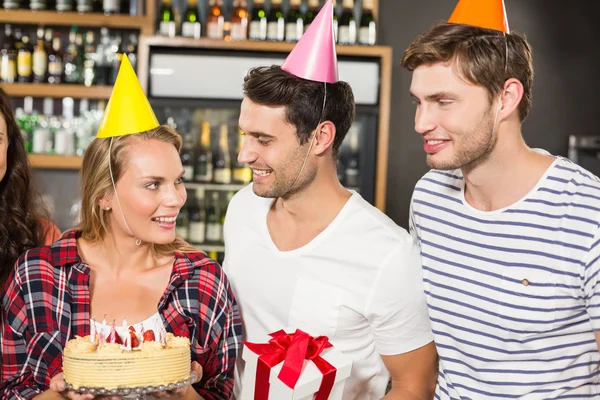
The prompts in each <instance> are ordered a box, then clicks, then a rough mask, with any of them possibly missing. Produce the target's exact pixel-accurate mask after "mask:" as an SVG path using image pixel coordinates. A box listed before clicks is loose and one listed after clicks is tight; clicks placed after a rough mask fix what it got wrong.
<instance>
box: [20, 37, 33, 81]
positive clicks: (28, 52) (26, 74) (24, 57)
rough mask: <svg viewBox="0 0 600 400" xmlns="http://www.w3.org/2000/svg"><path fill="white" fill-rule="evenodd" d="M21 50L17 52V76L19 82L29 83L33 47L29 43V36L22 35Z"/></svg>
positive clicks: (31, 75) (31, 72)
mask: <svg viewBox="0 0 600 400" xmlns="http://www.w3.org/2000/svg"><path fill="white" fill-rule="evenodd" d="M21 42H22V45H21V48H20V49H19V51H18V52H17V75H18V81H19V82H31V80H32V79H33V71H32V70H31V68H32V53H33V47H31V43H29V36H28V35H23V37H22V38H21Z"/></svg>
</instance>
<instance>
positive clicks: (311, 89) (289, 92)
mask: <svg viewBox="0 0 600 400" xmlns="http://www.w3.org/2000/svg"><path fill="white" fill-rule="evenodd" d="M324 88H325V85H324V84H323V83H321V82H314V81H309V80H306V79H302V78H298V77H297V76H295V75H292V74H290V73H289V72H286V71H284V70H282V69H281V67H279V66H277V65H273V66H270V67H256V68H253V69H251V70H250V71H249V72H248V75H246V77H245V78H244V95H246V97H248V98H249V99H250V100H252V101H253V102H254V103H257V104H262V105H265V106H271V107H281V106H285V107H286V112H285V119H286V121H287V122H288V123H289V124H291V125H294V126H295V127H296V135H298V141H299V143H300V144H301V145H303V144H305V143H307V142H308V140H309V138H310V135H311V132H312V131H313V130H314V129H315V128H316V127H317V124H318V123H319V120H321V122H323V121H331V122H332V123H333V124H334V125H335V129H336V133H335V139H334V141H333V147H332V150H333V155H334V156H336V155H337V153H338V150H339V148H340V146H341V144H342V142H343V141H344V138H345V137H346V134H347V133H348V130H349V129H350V126H351V125H352V121H354V114H355V105H354V94H353V93H352V88H350V85H349V84H347V83H346V82H342V81H340V82H337V83H328V84H327V101H326V103H325V110H323V98H324ZM321 114H323V115H321Z"/></svg>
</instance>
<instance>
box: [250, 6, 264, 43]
mask: <svg viewBox="0 0 600 400" xmlns="http://www.w3.org/2000/svg"><path fill="white" fill-rule="evenodd" d="M248 36H249V37H250V40H266V39H267V12H266V11H265V0H254V6H253V8H252V16H251V17H250V29H249V32H248Z"/></svg>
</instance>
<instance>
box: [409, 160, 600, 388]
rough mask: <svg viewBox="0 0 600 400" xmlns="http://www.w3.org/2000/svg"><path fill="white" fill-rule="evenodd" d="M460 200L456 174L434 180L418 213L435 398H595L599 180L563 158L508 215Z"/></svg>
mask: <svg viewBox="0 0 600 400" xmlns="http://www.w3.org/2000/svg"><path fill="white" fill-rule="evenodd" d="M463 189H464V180H463V176H462V174H461V172H460V170H457V171H435V170H432V171H430V172H428V173H427V174H426V175H425V176H424V177H423V178H421V180H420V181H419V183H418V184H417V186H416V188H415V191H414V193H413V199H412V203H411V220H410V228H411V233H412V234H413V236H415V237H416V238H418V240H419V243H420V245H421V254H422V263H423V279H424V287H425V294H426V297H427V302H428V306H429V315H430V319H431V323H432V329H433V333H434V337H435V342H436V345H437V349H438V353H439V356H440V365H439V380H438V387H437V390H436V395H435V398H436V399H452V400H457V399H461V400H464V399H476V400H479V399H492V398H493V399H528V400H535V399H559V398H560V399H575V398H577V399H591V398H595V399H598V398H600V352H599V351H598V345H597V343H596V341H595V338H594V333H593V332H594V331H598V330H600V280H599V279H598V278H599V277H598V274H599V271H600V261H599V260H600V229H599V222H600V180H599V179H598V178H597V177H595V176H593V175H592V174H590V173H589V172H588V171H586V170H584V169H583V168H581V167H579V166H577V165H575V164H573V163H572V162H570V161H569V160H567V159H565V158H561V157H556V159H555V160H554V162H553V164H552V166H551V167H550V168H549V169H548V170H547V172H546V173H545V175H544V176H543V177H542V179H540V181H539V182H538V184H537V185H536V187H535V188H533V189H532V190H531V191H530V192H529V193H528V194H527V195H526V196H525V197H524V198H522V199H521V200H519V201H518V202H516V203H514V204H512V205H511V206H508V207H506V208H503V209H501V210H496V211H492V212H483V211H479V210H476V209H474V208H473V207H471V206H470V205H469V204H468V203H467V202H466V201H465V199H464V190H463Z"/></svg>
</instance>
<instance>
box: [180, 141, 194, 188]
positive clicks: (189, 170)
mask: <svg viewBox="0 0 600 400" xmlns="http://www.w3.org/2000/svg"><path fill="white" fill-rule="evenodd" d="M179 157H180V158H181V165H182V166H183V180H184V181H185V182H191V181H193V180H194V144H193V143H192V137H191V135H190V134H188V135H185V137H184V140H183V146H182V147H181V151H180V152H179Z"/></svg>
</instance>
